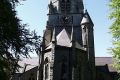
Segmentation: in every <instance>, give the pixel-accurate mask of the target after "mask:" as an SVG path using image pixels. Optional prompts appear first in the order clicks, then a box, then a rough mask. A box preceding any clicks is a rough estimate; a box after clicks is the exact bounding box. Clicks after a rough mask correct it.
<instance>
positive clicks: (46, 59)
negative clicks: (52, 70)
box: [45, 57, 49, 80]
mask: <svg viewBox="0 0 120 80" xmlns="http://www.w3.org/2000/svg"><path fill="white" fill-rule="evenodd" d="M48 76H49V60H48V57H46V58H45V80H47V79H48Z"/></svg>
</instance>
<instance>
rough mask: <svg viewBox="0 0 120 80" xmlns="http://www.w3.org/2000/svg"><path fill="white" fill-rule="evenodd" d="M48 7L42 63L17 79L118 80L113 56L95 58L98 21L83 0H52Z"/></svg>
mask: <svg viewBox="0 0 120 80" xmlns="http://www.w3.org/2000/svg"><path fill="white" fill-rule="evenodd" d="M48 6H49V13H48V21H47V25H46V29H45V31H44V35H43V42H42V46H41V54H40V60H39V63H40V65H37V66H34V67H33V68H31V69H29V70H27V71H25V70H24V72H23V73H16V76H15V77H14V80H115V78H116V76H117V73H116V71H115V69H114V68H113V67H112V66H111V65H110V64H112V59H111V58H107V57H101V58H100V57H98V58H95V52H94V29H93V28H94V24H93V22H92V20H91V18H90V15H89V13H88V12H87V10H84V5H83V0H50V3H49V5H48ZM35 62H37V61H35Z"/></svg>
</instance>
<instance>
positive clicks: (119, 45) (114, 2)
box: [110, 0, 120, 72]
mask: <svg viewBox="0 0 120 80" xmlns="http://www.w3.org/2000/svg"><path fill="white" fill-rule="evenodd" d="M110 8H111V14H110V19H112V20H113V23H112V25H111V27H110V30H111V34H112V37H113V48H112V49H111V51H112V54H113V58H114V60H115V61H114V67H116V69H117V70H118V72H120V0H111V2H110Z"/></svg>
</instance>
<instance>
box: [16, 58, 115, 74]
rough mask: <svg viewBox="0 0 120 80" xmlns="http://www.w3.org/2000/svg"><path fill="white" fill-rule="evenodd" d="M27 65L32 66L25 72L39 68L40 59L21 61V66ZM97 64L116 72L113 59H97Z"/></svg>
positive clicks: (21, 69) (20, 70) (20, 71)
mask: <svg viewBox="0 0 120 80" xmlns="http://www.w3.org/2000/svg"><path fill="white" fill-rule="evenodd" d="M25 63H26V64H30V65H28V66H27V68H26V70H25V71H28V70H30V69H32V68H34V67H36V66H38V58H37V57H34V58H31V59H26V58H24V59H22V61H19V65H21V66H22V67H24V64H25ZM95 64H96V66H97V67H102V66H103V67H104V66H105V65H106V64H107V65H108V69H109V71H110V72H116V70H115V69H114V68H113V67H112V64H113V60H112V58H111V57H96V58H95ZM22 71H23V68H20V69H19V72H18V73H22Z"/></svg>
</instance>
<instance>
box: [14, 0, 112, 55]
mask: <svg viewBox="0 0 120 80" xmlns="http://www.w3.org/2000/svg"><path fill="white" fill-rule="evenodd" d="M48 2H49V0H26V1H22V2H21V3H20V5H18V6H17V7H16V10H17V16H18V17H19V18H20V19H21V20H22V23H25V24H26V23H27V24H28V25H29V26H28V27H27V28H28V29H30V30H35V31H36V32H37V34H38V35H41V36H42V35H43V30H44V29H45V28H46V21H47V13H48ZM83 2H84V7H85V9H87V11H88V13H89V15H90V16H91V19H92V21H93V23H94V40H95V56H96V57H110V56H111V54H110V53H109V51H108V49H109V48H110V47H112V38H111V34H110V33H109V32H110V30H109V27H110V25H111V24H112V21H110V20H109V18H108V16H109V13H110V9H109V6H108V4H109V0H83ZM32 56H36V55H32Z"/></svg>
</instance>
